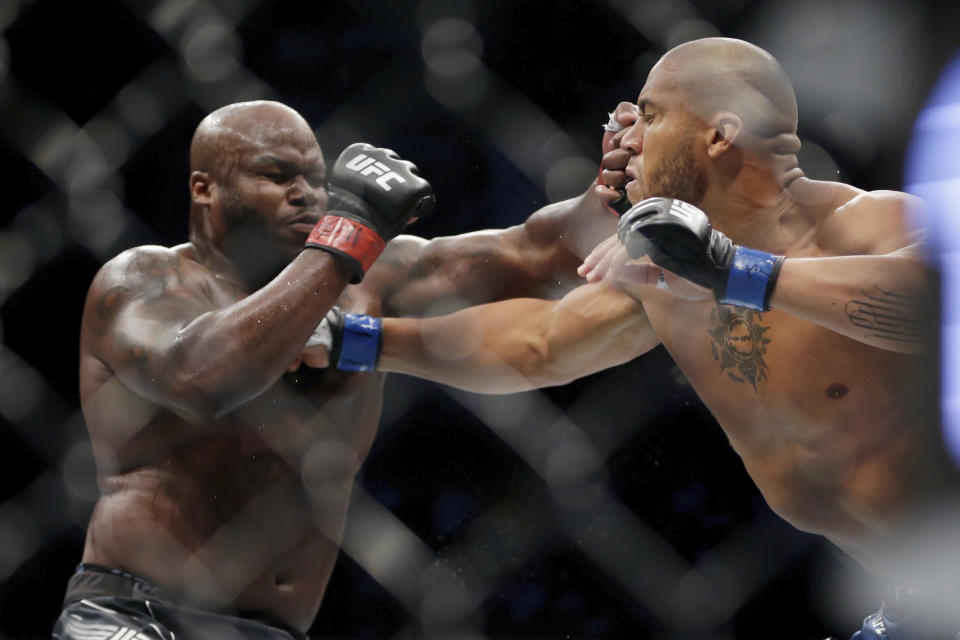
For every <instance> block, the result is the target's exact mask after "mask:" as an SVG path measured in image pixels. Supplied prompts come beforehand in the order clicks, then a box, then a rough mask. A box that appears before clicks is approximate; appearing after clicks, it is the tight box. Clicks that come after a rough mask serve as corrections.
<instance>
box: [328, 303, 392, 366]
mask: <svg viewBox="0 0 960 640" xmlns="http://www.w3.org/2000/svg"><path fill="white" fill-rule="evenodd" d="M382 327H383V322H382V321H381V320H380V318H374V317H371V316H365V315H362V314H359V313H345V314H343V342H342V343H341V346H340V359H339V360H338V361H337V368H338V369H340V370H342V371H375V370H376V368H377V360H378V359H379V358H380V332H381V330H382Z"/></svg>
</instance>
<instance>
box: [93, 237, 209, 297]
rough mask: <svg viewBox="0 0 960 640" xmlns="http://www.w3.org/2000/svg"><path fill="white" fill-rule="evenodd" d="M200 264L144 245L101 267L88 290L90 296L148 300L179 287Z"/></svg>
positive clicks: (165, 249) (168, 250)
mask: <svg viewBox="0 0 960 640" xmlns="http://www.w3.org/2000/svg"><path fill="white" fill-rule="evenodd" d="M201 270H202V269H201V268H200V265H199V264H198V263H196V262H194V261H192V260H188V259H186V258H185V257H184V255H183V252H182V251H179V250H178V249H177V248H170V247H161V246H155V245H145V246H140V247H134V248H132V249H127V250H126V251H124V252H123V253H120V254H119V255H117V256H116V257H114V258H112V259H111V260H110V261H108V262H107V263H106V264H104V265H103V266H102V267H101V268H100V271H99V272H97V275H96V277H95V278H94V280H93V283H92V285H91V287H90V296H97V295H105V294H106V293H108V292H112V294H113V295H114V296H118V295H122V296H140V297H144V296H146V297H149V296H152V295H157V294H159V293H162V292H163V291H165V290H168V289H170V288H175V287H178V286H183V285H184V284H185V282H186V278H187V276H189V275H196V274H197V272H198V271H201Z"/></svg>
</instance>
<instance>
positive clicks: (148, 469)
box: [80, 265, 383, 630]
mask: <svg viewBox="0 0 960 640" xmlns="http://www.w3.org/2000/svg"><path fill="white" fill-rule="evenodd" d="M194 266H195V267H196V266H197V265H194ZM187 277H188V278H195V279H196V280H197V286H199V287H203V288H204V291H205V292H206V294H207V295H209V296H211V297H212V298H213V299H214V300H216V302H217V305H218V306H221V307H225V306H228V305H229V304H231V303H232V302H234V301H236V300H237V299H239V297H241V296H242V295H243V294H241V293H240V292H237V291H235V290H233V289H231V287H230V286H229V285H227V284H225V283H224V282H223V281H221V280H219V279H217V278H215V277H213V276H212V274H209V273H205V272H204V270H203V268H202V267H200V268H194V269H192V270H190V273H189V274H188V276H187ZM340 304H341V305H342V307H343V308H344V309H345V310H348V311H355V312H360V313H374V314H376V313H378V312H379V307H378V305H377V303H376V302H374V301H372V300H369V299H364V297H363V294H362V292H357V291H354V292H352V295H351V296H350V299H347V298H344V299H341V302H340ZM87 322H88V323H89V320H88V321H87ZM80 376H81V396H82V401H83V408H84V415H85V417H86V419H87V424H88V429H89V431H90V435H91V440H92V442H93V446H94V452H95V455H96V457H97V466H98V471H99V481H100V487H101V493H102V497H101V498H100V500H99V501H98V503H97V505H96V507H95V509H94V513H93V515H92V518H91V522H90V525H89V530H88V536H87V542H86V548H85V550H84V561H86V562H95V563H100V564H104V565H107V566H110V567H116V568H121V569H125V570H127V571H130V572H132V573H135V574H138V575H140V576H142V577H144V578H146V579H147V580H150V581H152V582H154V583H156V584H158V585H160V586H162V587H163V588H165V589H166V590H168V591H171V592H173V593H175V594H177V596H178V598H182V599H185V600H188V601H190V602H192V603H194V604H196V605H199V606H204V607H208V608H214V609H224V610H229V611H234V612H246V613H257V612H260V613H264V612H269V613H270V614H273V615H275V616H278V617H280V618H281V619H282V620H284V621H285V622H286V623H287V624H288V625H290V626H292V627H295V628H299V629H303V630H305V629H307V628H308V627H309V626H310V624H311V622H312V621H313V618H314V616H315V615H316V612H317V610H318V608H319V606H320V601H321V598H322V596H323V592H324V589H325V587H326V584H327V581H328V580H329V576H330V573H331V571H332V569H333V566H334V562H335V560H336V557H337V552H338V547H339V542H340V538H341V536H342V533H343V528H344V523H345V518H346V512H347V504H348V502H349V500H350V493H351V487H352V484H353V480H354V477H355V475H356V473H357V472H358V470H359V467H360V464H361V462H362V460H363V459H364V457H365V456H366V454H367V452H368V450H369V448H370V446H371V443H372V441H373V438H374V435H375V432H376V428H377V423H378V420H379V415H380V406H381V392H382V384H383V380H382V378H383V376H382V375H380V374H348V373H343V372H338V371H335V370H326V369H324V370H316V369H309V368H307V367H305V366H301V367H300V368H299V369H298V370H297V371H295V372H288V373H286V374H284V375H283V376H282V378H281V379H280V380H279V381H278V382H277V383H276V384H275V385H274V386H273V387H272V388H270V389H269V390H267V391H266V392H265V393H263V394H261V395H259V396H258V397H256V398H255V399H253V400H252V401H250V402H247V403H245V404H243V405H241V406H240V407H239V408H238V409H236V410H234V411H233V412H231V413H229V414H227V415H224V416H222V417H221V418H218V419H216V420H211V421H209V422H206V423H200V424H197V423H196V422H187V421H186V420H184V419H182V418H180V417H179V416H178V415H176V414H175V413H173V412H171V411H168V410H166V409H164V408H161V407H159V406H157V405H155V404H152V403H150V402H148V401H147V400H145V399H143V398H141V397H139V396H137V395H135V394H134V393H132V392H131V391H130V390H129V389H127V388H126V387H125V386H124V385H123V384H122V383H121V382H120V381H119V380H118V378H117V377H116V376H114V375H113V374H112V372H111V371H110V370H109V369H108V368H107V366H106V365H105V364H104V363H103V362H101V361H100V360H99V359H97V358H96V357H95V356H94V355H93V354H91V353H90V351H89V349H87V345H86V344H82V345H81V372H80Z"/></svg>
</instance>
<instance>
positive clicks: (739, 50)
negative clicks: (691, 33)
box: [650, 38, 800, 153]
mask: <svg viewBox="0 0 960 640" xmlns="http://www.w3.org/2000/svg"><path fill="white" fill-rule="evenodd" d="M655 73H660V74H665V75H667V76H668V82H669V83H670V84H671V85H672V88H674V89H675V90H677V91H678V92H679V93H680V95H681V96H682V98H683V100H684V102H685V103H686V104H687V106H688V107H689V108H690V109H691V110H693V111H694V113H695V115H697V116H699V117H700V118H702V119H704V120H708V119H709V118H710V117H711V116H712V115H714V114H716V113H718V112H721V111H729V112H732V113H735V114H736V115H738V116H739V117H740V119H741V120H742V122H743V127H744V130H745V132H746V133H747V134H749V136H748V137H749V138H750V139H752V140H753V141H754V143H755V144H759V145H761V146H763V147H764V148H766V149H768V150H769V151H771V152H773V153H796V152H797V150H798V149H799V148H800V140H799V138H798V137H797V135H796V134H797V98H796V95H795V94H794V92H793V86H792V84H791V83H790V79H789V78H788V77H787V74H786V72H785V71H784V70H783V67H781V66H780V63H779V62H777V61H776V59H775V58H774V57H773V56H771V55H770V54H769V53H767V52H766V51H764V50H763V49H761V48H760V47H758V46H756V45H753V44H750V43H749V42H744V41H743V40H735V39H732V38H703V39H701V40H694V41H691V42H687V43H684V44H681V45H679V46H677V47H675V48H673V49H671V50H670V51H668V52H667V53H666V54H664V56H663V57H662V58H661V59H660V61H659V62H658V63H657V64H656V66H655V67H654V68H653V69H652V70H651V72H650V74H651V77H653V76H654V74H655Z"/></svg>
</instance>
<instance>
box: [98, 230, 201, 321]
mask: <svg viewBox="0 0 960 640" xmlns="http://www.w3.org/2000/svg"><path fill="white" fill-rule="evenodd" d="M209 278H210V274H209V272H208V271H207V270H206V269H205V268H204V267H202V266H201V265H200V264H199V263H197V262H196V261H194V260H191V259H189V258H187V257H186V255H185V254H184V251H183V250H182V248H180V247H174V248H169V247H160V246H141V247H135V248H133V249H128V250H126V251H124V252H123V253H121V254H119V255H117V256H116V257H114V258H113V259H111V260H110V261H108V262H107V263H106V264H104V265H103V267H101V268H100V271H99V272H97V275H96V276H95V277H94V279H93V282H92V283H91V285H90V289H89V291H88V293H87V300H86V305H85V308H84V322H83V325H84V332H85V334H86V333H87V332H90V331H92V332H93V334H95V335H99V334H103V333H104V332H107V331H110V330H115V329H117V324H116V323H117V322H118V321H119V320H118V318H119V317H120V315H121V314H122V312H123V311H124V310H125V309H129V308H131V307H132V306H136V305H140V306H143V305H147V306H149V307H150V308H152V309H154V310H156V311H158V312H160V313H159V314H158V315H164V311H170V310H171V309H172V308H173V307H176V308H177V309H178V310H180V309H182V308H183V307H184V303H186V305H187V306H189V307H191V308H195V309H199V308H202V307H203V308H205V307H207V306H209V305H210V299H211V293H210V286H209ZM168 307H169V309H168Z"/></svg>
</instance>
